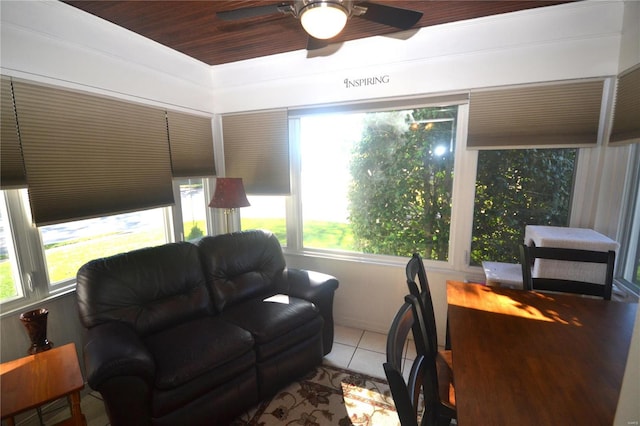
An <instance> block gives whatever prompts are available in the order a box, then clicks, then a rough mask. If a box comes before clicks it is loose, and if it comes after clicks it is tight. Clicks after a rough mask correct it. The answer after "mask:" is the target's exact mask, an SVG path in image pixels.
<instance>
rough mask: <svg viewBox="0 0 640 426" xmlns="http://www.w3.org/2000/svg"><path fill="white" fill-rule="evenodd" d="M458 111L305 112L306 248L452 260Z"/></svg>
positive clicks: (302, 128)
mask: <svg viewBox="0 0 640 426" xmlns="http://www.w3.org/2000/svg"><path fill="white" fill-rule="evenodd" d="M457 111H458V108H457V106H455V105H453V106H451V105H449V106H431V107H424V108H413V109H403V110H389V111H380V112H366V113H360V112H350V113H339V114H315V115H303V116H301V117H300V118H299V126H300V135H299V136H300V152H301V203H302V218H303V245H304V247H305V248H313V249H330V250H341V251H348V252H359V253H369V254H380V255H391V256H411V254H412V253H413V252H415V251H419V252H420V253H422V254H423V256H424V257H425V258H428V259H433V260H447V257H448V250H449V226H450V223H451V202H452V198H451V196H452V188H453V163H454V150H455V135H456V128H457V126H458V123H457V120H458V114H457Z"/></svg>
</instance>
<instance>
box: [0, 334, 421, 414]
mask: <svg viewBox="0 0 640 426" xmlns="http://www.w3.org/2000/svg"><path fill="white" fill-rule="evenodd" d="M386 345H387V336H386V334H381V333H374V332H371V331H364V330H358V329H354V328H349V327H343V326H339V325H337V326H335V337H334V343H333V349H332V351H331V353H329V355H327V356H326V357H325V361H324V362H325V363H327V364H329V365H333V366H336V367H341V368H348V369H350V370H354V371H357V372H359V373H363V374H367V375H370V376H374V377H380V378H384V377H385V375H384V370H383V368H382V364H383V363H384V362H385V361H386ZM407 356H408V357H409V359H413V358H412V357H411V353H410V352H409V354H408V355H407ZM87 389H88V387H87ZM43 411H44V415H43V419H44V424H45V425H49V424H52V423H56V422H58V421H60V420H63V419H65V418H67V417H69V416H70V411H69V408H68V405H67V404H65V401H64V400H62V401H58V402H56V403H54V404H52V405H51V406H48V407H46V408H44V410H43ZM82 412H83V413H84V415H85V417H86V419H87V426H108V425H109V419H108V417H107V414H106V412H105V409H104V403H103V402H102V399H101V397H100V394H99V393H98V392H94V391H90V390H85V392H84V393H83V395H82ZM2 424H3V425H4V424H5V423H4V422H3V423H2ZM16 424H17V425H20V426H37V425H40V421H39V418H38V415H37V413H36V411H35V410H33V411H29V412H26V413H23V414H22V415H20V416H18V417H17V418H16Z"/></svg>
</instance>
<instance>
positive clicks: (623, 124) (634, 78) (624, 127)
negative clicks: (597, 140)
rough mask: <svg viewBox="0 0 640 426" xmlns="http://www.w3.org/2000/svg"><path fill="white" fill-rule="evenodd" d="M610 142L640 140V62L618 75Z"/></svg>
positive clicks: (621, 142) (619, 142)
mask: <svg viewBox="0 0 640 426" xmlns="http://www.w3.org/2000/svg"><path fill="white" fill-rule="evenodd" d="M616 90H617V91H616V102H615V107H614V110H613V126H612V129H611V136H610V138H609V142H610V143H615V144H623V143H633V142H635V143H638V142H640V64H638V65H636V66H634V67H632V68H630V69H628V70H626V71H624V72H623V73H621V74H620V76H619V77H618V87H617V89H616Z"/></svg>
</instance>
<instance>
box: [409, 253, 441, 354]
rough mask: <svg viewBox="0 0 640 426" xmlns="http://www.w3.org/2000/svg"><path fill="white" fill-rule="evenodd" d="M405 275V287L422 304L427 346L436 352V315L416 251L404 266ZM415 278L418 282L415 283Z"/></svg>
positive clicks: (423, 270) (421, 263)
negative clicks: (427, 340)
mask: <svg viewBox="0 0 640 426" xmlns="http://www.w3.org/2000/svg"><path fill="white" fill-rule="evenodd" d="M405 272H406V275H407V287H409V293H410V294H411V295H413V296H416V297H417V298H418V300H419V302H420V303H421V304H422V306H421V308H422V313H423V316H424V322H425V327H426V330H427V338H428V339H429V342H428V344H429V347H430V348H431V350H432V351H434V352H433V355H435V354H436V353H437V352H438V331H437V328H436V315H435V312H434V310H433V300H432V298H431V290H430V289H429V281H428V280H427V273H426V271H425V269H424V263H423V262H422V257H421V256H420V255H419V254H418V253H414V254H413V256H412V257H411V259H409V262H407V266H406V268H405ZM416 278H417V279H418V283H419V284H420V288H418V283H416Z"/></svg>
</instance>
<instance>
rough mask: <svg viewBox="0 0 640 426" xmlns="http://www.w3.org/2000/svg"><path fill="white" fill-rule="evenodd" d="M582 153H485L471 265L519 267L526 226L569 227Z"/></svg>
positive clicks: (478, 181)
mask: <svg viewBox="0 0 640 426" xmlns="http://www.w3.org/2000/svg"><path fill="white" fill-rule="evenodd" d="M576 151H577V150H576V149H521V150H517V149H516V150H497V151H480V152H479V153H478V169H477V175H476V195H475V207H474V215H473V235H472V243H471V264H472V265H480V264H481V262H482V261H483V260H491V261H496V262H508V263H519V262H520V259H519V257H518V256H519V248H518V247H519V245H520V244H522V243H523V242H524V229H525V226H526V225H530V224H535V225H552V226H568V224H569V215H570V206H571V197H572V193H573V182H574V171H575V164H576Z"/></svg>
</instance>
